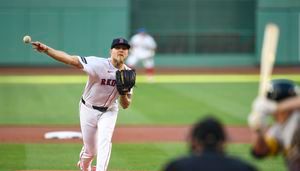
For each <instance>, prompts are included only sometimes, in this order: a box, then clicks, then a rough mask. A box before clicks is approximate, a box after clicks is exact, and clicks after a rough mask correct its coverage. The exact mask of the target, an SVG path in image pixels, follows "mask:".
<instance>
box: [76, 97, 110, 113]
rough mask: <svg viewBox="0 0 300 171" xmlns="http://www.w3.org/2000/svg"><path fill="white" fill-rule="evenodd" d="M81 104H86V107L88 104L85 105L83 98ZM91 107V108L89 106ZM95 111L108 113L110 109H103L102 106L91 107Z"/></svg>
mask: <svg viewBox="0 0 300 171" xmlns="http://www.w3.org/2000/svg"><path fill="white" fill-rule="evenodd" d="M81 102H82V103H83V104H84V105H86V103H85V100H83V98H81ZM86 106H88V105H86ZM88 107H89V106H88ZM91 107H92V108H93V109H95V110H99V111H100V112H106V111H107V109H108V107H101V106H93V105H92V106H91Z"/></svg>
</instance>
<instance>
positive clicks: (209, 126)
mask: <svg viewBox="0 0 300 171" xmlns="http://www.w3.org/2000/svg"><path fill="white" fill-rule="evenodd" d="M225 143H226V133H225V130H224V128H223V125H222V124H221V123H220V122H219V121H218V120H217V119H215V118H213V117H206V118H204V119H203V120H200V121H198V122H197V123H196V124H195V125H194V127H193V129H192V131H191V134H190V142H189V146H190V151H191V154H190V155H189V156H185V157H182V158H179V159H176V160H173V161H171V162H170V163H168V164H167V166H166V167H165V168H164V171H200V170H204V171H254V170H257V169H256V168H255V167H254V166H252V165H250V164H248V163H246V162H245V161H242V160H240V159H237V158H234V157H230V156H227V155H226V153H225V151H224V150H225Z"/></svg>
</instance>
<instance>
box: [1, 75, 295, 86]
mask: <svg viewBox="0 0 300 171" xmlns="http://www.w3.org/2000/svg"><path fill="white" fill-rule="evenodd" d="M272 78H287V79H292V80H294V81H300V75H296V74H292V75H273V76H272ZM86 80H87V76H85V75H76V76H74V75H43V76H40V75H39V76H34V75H30V76H28V75H26V76H11V75H10V76H0V84H82V83H85V82H86ZM258 81H259V75H207V74H205V75H157V76H155V80H154V82H155V83H218V82H222V83H224V82H225V83H226V82H228V83H231V82H240V83H243V82H258ZM147 82H148V81H147V78H146V77H145V76H144V75H141V76H137V83H147Z"/></svg>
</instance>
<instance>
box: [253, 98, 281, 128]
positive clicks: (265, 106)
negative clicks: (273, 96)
mask: <svg viewBox="0 0 300 171" xmlns="http://www.w3.org/2000/svg"><path fill="white" fill-rule="evenodd" d="M276 110H277V103H276V102H274V101H271V100H268V99H266V98H264V97H257V98H256V99H255V100H254V101H253V103H252V112H251V113H250V114H249V116H248V125H249V127H250V128H251V129H252V130H254V131H259V130H264V129H265V128H266V127H267V123H268V122H267V121H268V116H269V115H272V114H274V113H275V112H276Z"/></svg>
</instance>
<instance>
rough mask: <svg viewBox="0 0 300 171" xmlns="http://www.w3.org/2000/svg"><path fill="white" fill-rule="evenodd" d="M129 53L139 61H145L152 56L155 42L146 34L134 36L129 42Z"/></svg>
mask: <svg viewBox="0 0 300 171" xmlns="http://www.w3.org/2000/svg"><path fill="white" fill-rule="evenodd" d="M130 44H131V46H132V49H131V53H132V54H133V55H135V56H138V57H139V58H140V59H145V58H149V57H152V56H154V49H156V46H157V45H156V42H155V41H154V39H153V38H152V37H151V36H150V35H148V34H135V35H134V36H133V37H132V38H131V40H130Z"/></svg>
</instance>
